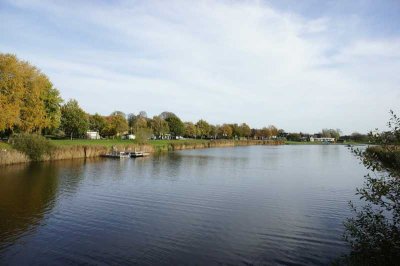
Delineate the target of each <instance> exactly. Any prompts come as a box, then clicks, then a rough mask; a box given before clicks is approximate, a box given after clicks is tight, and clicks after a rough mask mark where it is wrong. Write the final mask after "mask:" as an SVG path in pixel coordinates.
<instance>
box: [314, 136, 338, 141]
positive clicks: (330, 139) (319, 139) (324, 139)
mask: <svg viewBox="0 0 400 266" xmlns="http://www.w3.org/2000/svg"><path fill="white" fill-rule="evenodd" d="M310 141H311V142H313V141H318V142H335V138H324V137H321V138H314V137H311V138H310Z"/></svg>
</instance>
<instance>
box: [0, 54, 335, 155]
mask: <svg viewBox="0 0 400 266" xmlns="http://www.w3.org/2000/svg"><path fill="white" fill-rule="evenodd" d="M0 109H1V112H0V138H1V139H2V141H0V148H1V149H2V150H7V149H8V150H10V149H13V148H12V147H14V148H15V149H16V150H18V151H22V152H24V153H25V154H26V155H27V156H28V157H30V158H31V159H32V160H38V158H39V157H42V156H44V155H43V154H47V152H44V151H43V150H42V147H41V145H39V146H35V145H36V144H34V143H32V145H30V146H29V145H28V143H27V142H24V144H23V145H22V146H18V145H16V144H13V145H10V143H8V142H10V141H11V140H12V139H14V140H17V139H18V141H22V140H21V139H20V136H24V138H23V139H24V140H28V139H31V140H32V141H36V142H37V143H39V142H40V141H42V142H43V140H44V138H40V137H39V136H44V137H45V138H47V139H50V142H48V143H50V144H51V145H54V147H55V148H59V147H64V146H67V145H69V146H71V145H75V146H80V145H83V146H85V147H86V146H102V147H111V146H115V145H121V146H124V145H125V146H127V145H140V144H141V145H143V144H149V145H151V146H153V147H164V148H165V147H166V146H170V145H178V144H177V143H176V142H175V140H176V141H181V142H180V144H182V145H198V144H199V143H203V144H204V143H205V144H204V145H206V144H207V143H208V142H209V141H211V140H214V141H216V140H218V141H223V140H232V141H238V140H243V141H250V140H259V141H266V140H268V141H269V142H268V143H280V144H282V143H284V141H286V140H288V141H289V142H287V143H288V144H298V143H302V144H304V143H308V142H307V141H309V138H310V136H312V135H309V134H303V133H291V134H289V133H286V132H285V131H284V130H283V129H278V128H277V127H276V126H273V125H269V126H265V127H262V128H252V127H250V126H249V125H248V124H247V123H245V122H243V123H221V124H217V125H214V124H211V123H209V122H207V121H206V120H204V119H200V120H198V121H197V122H191V121H182V119H181V118H180V117H178V115H176V114H174V113H172V112H169V111H165V112H162V113H161V114H159V115H155V116H153V117H149V116H148V115H147V113H146V112H145V111H140V112H138V113H137V114H135V113H128V114H125V113H124V112H121V111H114V112H112V113H111V114H109V115H100V114H98V113H95V114H89V113H87V112H86V111H85V110H83V108H82V107H81V106H80V105H79V103H78V101H76V100H74V99H71V100H69V101H67V102H64V100H63V99H62V98H61V96H60V93H59V91H58V90H57V89H56V88H55V87H54V86H53V84H52V83H51V82H50V80H49V78H48V77H47V76H46V75H45V74H43V73H42V72H41V71H40V70H39V69H38V68H37V67H35V66H33V65H31V64H30V63H29V62H26V61H23V60H20V59H18V58H17V57H16V56H15V55H12V54H1V53H0ZM88 132H95V133H96V138H101V140H98V139H95V140H87V139H86V138H87V134H88ZM27 134H32V136H30V137H28V135H27ZM339 135H340V130H333V129H324V130H322V131H321V133H318V136H323V137H333V136H334V137H335V138H336V139H337V138H338V137H339ZM124 138H125V140H123V139H124ZM129 138H135V140H131V139H129ZM165 141H167V142H165ZM198 141H200V142H198ZM43 143H44V142H43ZM43 143H42V144H43ZM214 143H216V142H214ZM50 144H49V145H50ZM207 145H209V144H207ZM30 149H32V151H29V150H30ZM33 149H36V150H37V151H33ZM35 154H37V155H35Z"/></svg>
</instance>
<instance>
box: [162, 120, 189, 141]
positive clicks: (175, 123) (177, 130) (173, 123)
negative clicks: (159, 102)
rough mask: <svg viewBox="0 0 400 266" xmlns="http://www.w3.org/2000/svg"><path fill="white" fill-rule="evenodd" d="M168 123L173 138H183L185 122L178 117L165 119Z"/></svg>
mask: <svg viewBox="0 0 400 266" xmlns="http://www.w3.org/2000/svg"><path fill="white" fill-rule="evenodd" d="M165 121H167V123H168V127H169V131H170V133H171V135H172V136H174V137H177V136H182V135H183V132H184V130H185V126H184V124H183V122H182V121H181V120H180V119H179V117H177V116H169V117H167V118H166V119H165Z"/></svg>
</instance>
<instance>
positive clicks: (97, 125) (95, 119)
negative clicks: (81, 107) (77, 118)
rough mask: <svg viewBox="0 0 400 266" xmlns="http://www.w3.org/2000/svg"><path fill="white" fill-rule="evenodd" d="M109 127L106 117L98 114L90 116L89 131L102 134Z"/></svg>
mask: <svg viewBox="0 0 400 266" xmlns="http://www.w3.org/2000/svg"><path fill="white" fill-rule="evenodd" d="M106 126H107V120H106V118H105V117H104V116H102V115H99V114H98V113H96V114H94V115H89V129H90V130H94V131H98V132H99V133H100V132H102V131H103V130H104V129H105V127H106Z"/></svg>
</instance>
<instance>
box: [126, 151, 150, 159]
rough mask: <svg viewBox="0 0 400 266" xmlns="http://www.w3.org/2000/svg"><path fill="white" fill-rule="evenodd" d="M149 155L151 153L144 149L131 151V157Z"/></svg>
mask: <svg viewBox="0 0 400 266" xmlns="http://www.w3.org/2000/svg"><path fill="white" fill-rule="evenodd" d="M149 155H150V153H148V152H143V151H134V152H130V156H131V158H136V157H145V156H149Z"/></svg>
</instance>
